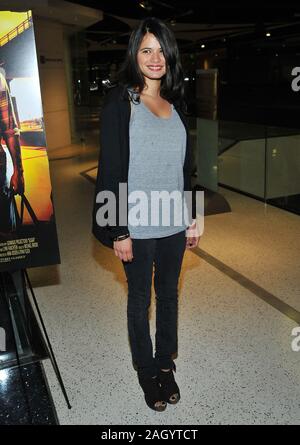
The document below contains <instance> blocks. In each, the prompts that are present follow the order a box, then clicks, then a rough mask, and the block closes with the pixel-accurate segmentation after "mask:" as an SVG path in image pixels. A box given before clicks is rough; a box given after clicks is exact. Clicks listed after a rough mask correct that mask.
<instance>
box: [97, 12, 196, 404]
mask: <svg viewBox="0 0 300 445" xmlns="http://www.w3.org/2000/svg"><path fill="white" fill-rule="evenodd" d="M119 80H120V82H119V86H118V87H116V88H113V89H112V91H110V92H109V94H108V95H107V97H106V101H105V104H104V107H103V110H102V118H101V153H100V159H99V168H98V177H97V186H96V196H98V198H96V205H95V208H94V221H93V232H94V234H95V236H96V237H97V238H98V239H99V240H100V241H101V242H102V243H103V244H106V245H108V246H110V247H112V248H113V249H114V252H115V255H116V256H117V257H118V258H119V259H120V260H121V261H122V263H123V265H124V270H125V273H126V277H127V282H128V306H127V318H128V332H129V340H130V346H131V352H132V358H133V362H134V363H135V365H136V367H137V372H138V380H139V383H140V386H141V387H142V389H143V391H144V395H145V400H146V403H147V405H148V406H149V407H150V408H152V409H154V410H156V411H164V410H165V409H166V406H167V402H168V403H170V404H175V403H177V402H178V401H179V399H180V390H179V388H178V385H177V383H176V382H175V378H174V374H173V371H174V370H176V368H175V364H174V362H173V360H172V356H173V355H174V353H176V351H177V306H178V294H177V285H178V278H179V274H180V269H181V264H182V259H183V255H184V251H185V249H186V248H188V249H191V248H193V247H195V246H197V244H198V241H199V237H198V236H197V231H195V227H196V220H195V217H196V212H195V198H194V197H193V208H192V210H191V212H190V213H189V214H192V218H193V221H191V218H190V219H189V221H190V222H192V223H191V224H186V223H185V221H182V222H181V223H178V220H176V223H175V219H176V216H178V213H180V211H181V212H182V209H183V207H184V204H183V203H184V200H183V199H182V200H181V204H183V205H181V204H180V205H179V206H178V205H177V206H176V205H175V203H174V206H173V207H172V205H171V201H169V209H167V210H168V211H169V215H171V217H170V219H169V223H168V224H165V221H164V216H165V215H164V212H163V211H162V212H160V209H159V207H158V206H156V207H155V206H154V205H153V202H152V201H151V200H150V204H149V199H145V200H141V201H143V202H142V204H140V205H139V206H138V212H136V209H135V208H134V205H133V204H134V203H135V201H134V199H133V197H134V196H136V193H138V194H139V197H141V196H142V197H143V198H145V197H146V198H149V197H150V195H151V193H152V192H153V191H158V192H161V191H164V192H168V193H172V192H173V191H179V192H181V193H182V194H183V192H184V191H191V182H190V164H191V162H190V159H191V154H190V147H189V143H188V129H187V125H186V122H185V119H184V116H183V113H182V111H181V110H180V106H181V104H182V103H183V74H182V68H181V63H180V59H179V53H178V47H177V44H176V40H175V37H174V35H173V33H172V32H171V31H170V30H169V28H168V27H167V26H166V25H165V24H164V23H163V22H162V21H160V20H158V19H156V18H147V19H145V20H143V21H142V22H141V23H140V25H139V26H138V28H137V29H136V30H134V31H133V33H132V34H131V37H130V41H129V45H128V50H127V56H126V59H125V62H124V64H123V67H122V69H121V71H120V73H119ZM129 155H130V156H129ZM121 183H126V184H127V185H128V190H127V195H126V201H127V202H126V204H128V208H127V209H126V216H127V220H126V222H125V223H124V221H123V222H122V221H121V219H122V218H123V216H124V215H121V213H122V205H121V206H118V205H117V209H116V211H117V215H116V221H114V222H113V223H111V222H109V223H107V225H106V227H103V224H100V223H99V215H100V212H99V209H100V210H101V204H102V205H103V204H104V203H103V202H102V200H101V199H100V198H99V195H98V193H99V191H100V192H101V191H105V190H108V191H110V192H113V193H114V196H115V197H116V199H117V203H118V202H120V200H121V192H120V188H119V185H120V184H121ZM99 204H100V206H99ZM105 204H106V203H105ZM120 209H121V212H120ZM102 210H103V208H102ZM102 214H103V213H102ZM137 214H139V215H141V214H143V217H145V218H144V219H146V223H145V224H141V221H140V220H139V222H138V223H137V219H138V218H137ZM181 214H182V213H181ZM153 215H154V220H155V223H153V219H152V218H151V217H152V216H153ZM149 221H150V222H149ZM153 266H154V270H155V272H154V287H155V293H156V338H155V340H156V341H155V346H156V351H155V356H154V357H153V348H152V341H151V337H150V330H149V320H148V309H149V306H150V297H151V295H150V294H151V284H152V272H153Z"/></svg>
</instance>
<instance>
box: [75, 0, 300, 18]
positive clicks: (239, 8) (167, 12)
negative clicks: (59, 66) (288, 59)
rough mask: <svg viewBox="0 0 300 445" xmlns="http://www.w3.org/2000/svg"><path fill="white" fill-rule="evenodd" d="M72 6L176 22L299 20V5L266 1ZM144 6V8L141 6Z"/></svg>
mask: <svg viewBox="0 0 300 445" xmlns="http://www.w3.org/2000/svg"><path fill="white" fill-rule="evenodd" d="M70 1H71V2H72V3H77V4H81V5H83V6H89V7H91V8H95V9H100V10H102V11H104V12H105V13H108V14H114V15H118V16H122V17H129V18H134V19H142V18H144V17H146V16H149V15H151V16H155V17H159V18H162V19H177V20H180V22H183V23H234V22H237V23H251V22H253V21H254V22H255V21H256V20H257V19H261V20H266V21H270V22H272V21H273V22H274V21H275V22H276V21H282V20H284V21H290V20H295V19H296V18H297V16H295V14H299V15H298V19H299V18H300V2H299V0H298V1H295V0H294V1H289V0H287V1H281V2H275V1H274V0H273V1H267V0H261V1H257V0H253V1H251V0H247V1H245V0H244V1H243V0H240V1H228V0H227V1H226V0H223V1H216V0H206V1H201V0H173V1H170V0H148V1H147V0H146V1H140V0H123V1H121V0H119V1H114V0H104V1H102V0H70ZM141 3H143V4H144V8H143V7H141Z"/></svg>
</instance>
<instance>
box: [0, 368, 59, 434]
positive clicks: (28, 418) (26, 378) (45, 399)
mask: <svg viewBox="0 0 300 445" xmlns="http://www.w3.org/2000/svg"><path fill="white" fill-rule="evenodd" d="M0 401H1V405H0V425H57V423H58V420H57V417H56V413H55V411H54V410H53V403H52V400H51V395H50V393H49V389H48V386H47V383H46V381H45V378H44V370H43V365H42V364H40V363H32V364H30V365H27V366H22V367H21V368H17V367H16V368H10V369H2V370H0Z"/></svg>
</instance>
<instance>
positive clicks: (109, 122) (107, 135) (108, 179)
mask: <svg viewBox="0 0 300 445" xmlns="http://www.w3.org/2000/svg"><path fill="white" fill-rule="evenodd" d="M100 119H101V120H100V154H99V162H98V174H97V181H96V190H95V202H94V224H97V221H96V213H97V210H98V209H99V208H100V207H101V205H103V204H104V203H102V204H98V203H96V197H97V195H98V193H99V192H101V191H110V192H113V193H114V195H115V198H116V201H115V202H116V224H115V225H109V224H107V225H106V226H105V228H106V230H107V231H108V235H109V237H110V238H111V239H113V238H114V237H116V236H119V235H124V234H126V233H128V232H129V231H128V227H127V225H120V224H119V184H120V182H124V173H123V172H124V166H122V159H123V158H124V157H123V156H122V154H121V150H122V147H123V144H122V140H121V138H122V134H121V119H120V109H119V107H118V102H117V101H116V100H115V101H106V103H105V104H104V106H103V109H102V112H101V116H100ZM126 221H127V218H126Z"/></svg>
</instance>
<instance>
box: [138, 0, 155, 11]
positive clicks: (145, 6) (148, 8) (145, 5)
mask: <svg viewBox="0 0 300 445" xmlns="http://www.w3.org/2000/svg"><path fill="white" fill-rule="evenodd" d="M139 6H140V7H141V8H143V9H146V11H152V5H151V3H150V2H149V1H147V0H144V1H142V2H140V3H139Z"/></svg>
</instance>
